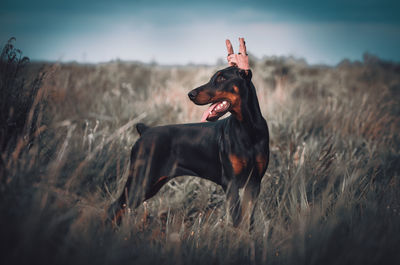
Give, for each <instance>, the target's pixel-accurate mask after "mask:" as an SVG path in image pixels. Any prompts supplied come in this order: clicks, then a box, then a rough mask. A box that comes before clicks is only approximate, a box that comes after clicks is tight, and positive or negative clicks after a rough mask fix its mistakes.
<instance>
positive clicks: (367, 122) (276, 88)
mask: <svg viewBox="0 0 400 265" xmlns="http://www.w3.org/2000/svg"><path fill="white" fill-rule="evenodd" d="M223 67H225V65H216V66H185V67H183V66H181V67H174V66H168V67H167V66H159V65H144V64H140V63H135V62H120V61H115V62H109V63H104V64H97V65H89V64H75V63H69V64H50V63H37V62H36V63H29V62H28V61H27V59H24V58H23V57H22V56H21V54H20V53H19V51H18V50H16V49H15V47H13V42H12V41H11V42H10V43H9V44H7V45H6V46H5V47H4V48H3V52H2V54H1V63H0V93H1V99H0V104H1V105H0V106H1V114H0V115H1V117H0V126H1V127H0V153H1V159H0V216H1V219H0V242H1V248H0V263H1V264H25V263H29V264H395V263H396V262H397V263H398V262H400V252H399V246H400V151H399V147H400V138H399V132H400V130H399V129H400V118H399V117H400V104H399V103H400V65H399V64H396V63H391V62H385V61H382V60H380V59H378V58H376V57H374V56H372V55H368V54H366V55H365V56H364V59H363V61H361V62H349V61H346V60H344V61H343V62H342V63H340V64H339V65H337V66H335V67H328V66H315V65H312V66H311V65H307V64H306V63H305V62H303V61H301V60H296V59H293V58H275V57H271V58H264V59H259V60H256V59H252V60H251V67H252V69H253V83H254V85H255V87H256V89H257V94H258V97H259V100H260V105H261V109H262V112H263V115H264V117H265V118H266V120H267V122H268V125H269V128H270V135H271V140H270V148H271V156H270V165H269V168H268V170H267V173H266V175H265V176H264V178H263V181H262V190H261V194H260V197H259V201H258V205H257V208H256V223H255V231H254V233H253V234H249V233H248V232H247V231H243V230H240V229H236V228H233V227H232V225H231V224H230V223H229V221H228V220H227V218H226V217H225V216H226V211H225V205H224V201H225V195H224V193H223V191H222V189H221V188H220V187H219V186H217V185H216V184H214V183H211V182H209V181H206V180H202V179H200V178H194V177H190V176H185V177H180V178H176V179H175V180H173V181H170V182H169V183H168V184H167V185H165V186H164V187H163V188H162V190H161V191H160V192H159V194H158V195H156V196H155V197H154V198H152V199H150V200H149V201H148V202H147V203H145V204H143V206H141V207H139V208H138V209H137V210H135V211H134V212H132V213H131V214H130V215H129V216H127V217H126V219H125V221H124V222H123V225H122V226H121V227H120V228H119V229H117V230H113V229H111V228H110V227H108V226H107V225H105V210H106V209H107V207H108V205H109V204H110V203H111V202H112V201H113V200H114V199H115V198H116V196H117V195H118V194H119V191H120V189H121V188H122V187H121V186H122V185H123V181H124V179H125V178H126V173H127V168H128V165H129V153H130V148H131V147H132V145H133V143H134V142H135V140H136V139H137V138H138V134H137V133H136V130H135V129H134V124H135V123H137V122H144V123H146V124H148V125H162V124H169V123H186V122H197V121H199V120H200V117H201V114H202V112H203V111H204V110H205V108H206V107H200V106H195V105H194V104H193V103H191V102H190V101H189V100H188V98H187V92H188V91H190V90H191V89H193V88H195V87H197V86H199V85H201V84H203V83H205V82H206V81H208V79H209V78H210V77H211V75H212V74H213V73H214V72H215V71H216V70H217V69H220V68H223Z"/></svg>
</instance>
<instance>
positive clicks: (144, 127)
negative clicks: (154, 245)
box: [136, 123, 149, 135]
mask: <svg viewBox="0 0 400 265" xmlns="http://www.w3.org/2000/svg"><path fill="white" fill-rule="evenodd" d="M148 128H149V126H147V125H146V124H144V123H138V124H136V130H137V131H138V133H139V134H140V135H142V134H143V133H144V132H145V131H146V130H147V129H148Z"/></svg>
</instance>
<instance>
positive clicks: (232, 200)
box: [226, 181, 241, 227]
mask: <svg viewBox="0 0 400 265" xmlns="http://www.w3.org/2000/svg"><path fill="white" fill-rule="evenodd" d="M226 208H227V213H228V215H229V216H230V218H229V219H230V220H232V221H233V226H234V227H237V226H239V224H240V221H241V220H240V219H241V218H240V217H241V216H240V200H239V187H238V185H237V184H236V183H235V182H234V181H232V182H230V184H229V185H228V188H227V189H226ZM229 219H228V220H229Z"/></svg>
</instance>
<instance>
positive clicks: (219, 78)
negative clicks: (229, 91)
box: [217, 75, 226, 83]
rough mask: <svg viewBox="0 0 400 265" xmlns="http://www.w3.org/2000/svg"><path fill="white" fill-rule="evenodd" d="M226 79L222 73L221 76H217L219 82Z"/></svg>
mask: <svg viewBox="0 0 400 265" xmlns="http://www.w3.org/2000/svg"><path fill="white" fill-rule="evenodd" d="M225 80H226V79H225V77H223V76H222V75H220V76H218V77H217V82H218V83H219V82H223V81H225Z"/></svg>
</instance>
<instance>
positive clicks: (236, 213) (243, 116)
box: [110, 43, 269, 226]
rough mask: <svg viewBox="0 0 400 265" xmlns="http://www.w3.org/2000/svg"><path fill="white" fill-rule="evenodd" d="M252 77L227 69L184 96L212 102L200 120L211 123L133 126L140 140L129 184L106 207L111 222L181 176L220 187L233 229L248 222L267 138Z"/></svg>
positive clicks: (247, 72)
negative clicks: (116, 198) (241, 190)
mask: <svg viewBox="0 0 400 265" xmlns="http://www.w3.org/2000/svg"><path fill="white" fill-rule="evenodd" d="M243 45H244V43H243ZM251 77H252V73H251V71H250V70H242V69H240V68H239V67H236V66H231V67H228V68H225V69H223V70H220V71H218V72H217V73H215V74H214V75H213V77H212V78H211V80H210V81H209V82H208V83H207V84H205V85H203V86H200V87H198V88H196V89H194V90H192V91H190V92H189V94H188V95H189V98H190V99H191V100H192V101H193V102H194V103H195V104H197V105H205V104H210V103H211V106H210V107H209V109H208V110H207V112H206V115H204V118H205V119H206V120H208V121H214V122H202V123H191V124H179V125H167V126H159V127H152V128H150V127H147V126H146V125H144V124H138V125H137V130H138V132H139V134H140V135H141V137H140V138H139V139H138V140H137V142H136V143H135V145H134V146H133V148H132V153H131V165H130V171H129V176H128V180H127V182H126V185H125V188H124V191H123V193H122V195H121V196H120V197H119V199H118V200H117V201H116V202H115V203H114V204H113V205H112V206H111V208H110V214H111V215H112V216H111V218H112V219H113V222H114V223H117V224H119V223H120V221H121V217H122V215H123V213H124V212H125V211H126V210H127V209H128V208H129V207H131V208H136V207H137V206H139V205H140V204H141V203H142V202H143V201H145V200H147V199H149V198H151V197H152V196H154V195H155V194H156V193H157V192H158V191H159V190H160V188H161V187H162V186H163V185H164V184H165V183H166V182H168V181H169V180H171V179H173V178H175V177H177V176H182V175H191V176H198V177H201V178H205V179H208V180H211V181H213V182H215V183H217V184H219V185H221V187H222V188H223V190H224V191H225V193H226V196H227V207H228V208H229V213H230V215H231V217H232V219H233V224H234V226H238V225H239V224H241V223H242V221H243V220H248V221H250V220H251V219H252V216H253V211H254V205H255V202H256V199H257V197H258V194H259V192H260V183H261V179H262V177H263V176H264V173H265V171H266V169H267V166H268V160H269V135H268V127H267V123H266V121H265V119H264V118H263V116H262V115H261V111H260V107H259V103H258V99H257V95H256V91H255V88H254V86H253V83H252V82H251ZM227 112H230V113H231V115H230V116H229V117H228V118H225V119H222V120H218V118H219V117H221V116H222V115H224V114H225V113H227ZM242 188H243V194H242V196H239V189H242Z"/></svg>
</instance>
